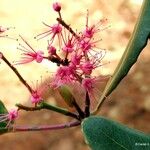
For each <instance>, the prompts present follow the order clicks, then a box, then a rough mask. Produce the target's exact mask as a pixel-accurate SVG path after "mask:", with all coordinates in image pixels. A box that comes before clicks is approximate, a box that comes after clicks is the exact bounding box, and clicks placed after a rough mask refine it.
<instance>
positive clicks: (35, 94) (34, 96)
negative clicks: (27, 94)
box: [31, 91, 42, 104]
mask: <svg viewBox="0 0 150 150" xmlns="http://www.w3.org/2000/svg"><path fill="white" fill-rule="evenodd" d="M41 101H42V98H41V96H40V93H38V91H33V92H32V94H31V102H32V103H33V104H37V103H39V102H41Z"/></svg>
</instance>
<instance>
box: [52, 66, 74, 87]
mask: <svg viewBox="0 0 150 150" xmlns="http://www.w3.org/2000/svg"><path fill="white" fill-rule="evenodd" d="M74 80H75V77H74V70H73V69H72V67H70V66H63V67H59V68H58V70H57V72H56V74H55V77H54V80H53V81H52V82H51V86H52V87H54V88H58V87H59V86H61V85H63V84H68V83H72V82H73V81H74Z"/></svg>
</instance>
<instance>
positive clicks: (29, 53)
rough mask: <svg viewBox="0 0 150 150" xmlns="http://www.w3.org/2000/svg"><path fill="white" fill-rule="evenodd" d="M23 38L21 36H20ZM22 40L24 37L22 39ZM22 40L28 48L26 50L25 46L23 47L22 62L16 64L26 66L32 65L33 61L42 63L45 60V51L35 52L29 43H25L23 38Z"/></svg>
mask: <svg viewBox="0 0 150 150" xmlns="http://www.w3.org/2000/svg"><path fill="white" fill-rule="evenodd" d="M20 37H21V36H20ZM21 38H22V37H21ZM22 40H23V41H24V42H25V43H26V45H27V46H28V48H26V47H25V46H23V45H21V44H20V46H21V48H18V49H20V50H21V51H23V53H22V55H23V56H22V57H21V60H20V61H16V63H15V64H26V63H30V62H32V61H34V60H35V61H36V62H37V63H41V62H42V60H43V59H44V52H43V51H40V50H39V51H35V50H34V49H33V48H32V47H31V45H29V44H28V43H27V41H25V40H24V39H23V38H22Z"/></svg>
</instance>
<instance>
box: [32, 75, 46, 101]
mask: <svg viewBox="0 0 150 150" xmlns="http://www.w3.org/2000/svg"><path fill="white" fill-rule="evenodd" d="M47 88H48V84H47V83H45V82H44V83H43V82H42V77H41V81H40V84H39V81H38V80H37V81H36V84H33V87H32V92H31V102H32V103H33V104H38V103H40V102H41V101H42V100H43V98H42V96H43V94H44V93H45V91H46V90H47Z"/></svg>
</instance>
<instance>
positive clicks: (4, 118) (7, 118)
mask: <svg viewBox="0 0 150 150" xmlns="http://www.w3.org/2000/svg"><path fill="white" fill-rule="evenodd" d="M17 117H18V110H16V109H11V110H10V111H9V112H8V113H7V114H0V123H1V122H6V123H7V126H6V127H8V126H9V125H10V123H11V122H12V121H14V120H15V119H16V118H17Z"/></svg>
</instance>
